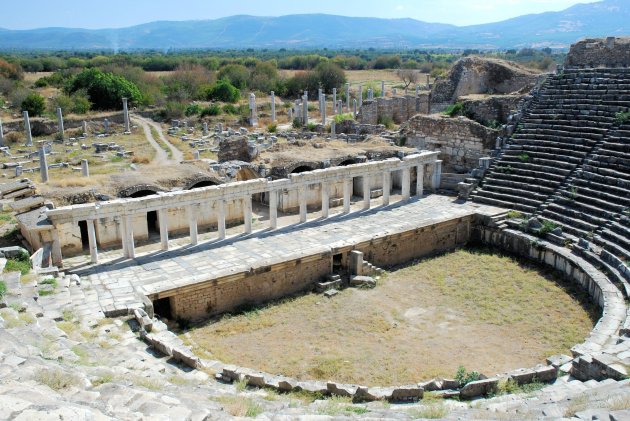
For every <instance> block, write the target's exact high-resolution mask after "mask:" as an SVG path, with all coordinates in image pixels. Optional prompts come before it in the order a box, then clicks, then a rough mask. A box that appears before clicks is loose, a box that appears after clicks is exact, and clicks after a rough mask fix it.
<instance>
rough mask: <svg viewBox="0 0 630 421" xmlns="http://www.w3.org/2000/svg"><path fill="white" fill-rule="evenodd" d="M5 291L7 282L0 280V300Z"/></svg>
mask: <svg viewBox="0 0 630 421" xmlns="http://www.w3.org/2000/svg"><path fill="white" fill-rule="evenodd" d="M6 293H7V284H5V283H4V282H3V281H0V300H1V299H2V297H4V294H6Z"/></svg>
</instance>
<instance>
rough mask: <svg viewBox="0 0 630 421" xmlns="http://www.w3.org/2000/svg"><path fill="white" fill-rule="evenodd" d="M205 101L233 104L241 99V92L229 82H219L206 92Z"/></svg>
mask: <svg viewBox="0 0 630 421" xmlns="http://www.w3.org/2000/svg"><path fill="white" fill-rule="evenodd" d="M206 99H207V100H209V101H221V102H230V103H235V102H238V100H239V99H241V92H240V91H239V90H238V89H237V88H236V87H235V86H233V85H232V84H231V83H230V82H228V81H226V80H219V81H218V82H217V83H215V84H214V85H212V86H211V87H210V88H209V89H208V90H207V91H206Z"/></svg>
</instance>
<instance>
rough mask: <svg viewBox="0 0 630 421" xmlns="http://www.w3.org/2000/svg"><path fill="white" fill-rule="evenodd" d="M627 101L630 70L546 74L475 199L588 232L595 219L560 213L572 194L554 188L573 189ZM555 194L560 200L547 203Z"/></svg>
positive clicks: (628, 98) (602, 145) (629, 93)
mask: <svg viewBox="0 0 630 421" xmlns="http://www.w3.org/2000/svg"><path fill="white" fill-rule="evenodd" d="M628 104H630V71H629V70H628V69H590V70H573V71H567V72H565V73H563V74H561V75H556V76H553V77H550V78H548V79H547V81H546V82H545V83H544V84H543V86H542V87H541V89H540V92H539V94H538V95H537V96H536V97H535V98H534V100H533V101H532V102H531V104H530V107H529V108H528V110H527V111H526V112H525V113H524V116H523V119H522V120H521V123H520V124H519V125H518V126H517V128H516V132H515V133H514V134H513V135H512V137H511V138H510V139H509V140H508V141H507V142H506V145H505V148H504V149H503V150H502V151H501V153H500V154H499V157H498V159H497V160H495V162H494V163H493V165H492V166H491V167H490V169H489V171H488V173H487V175H486V177H485V178H484V179H483V182H482V187H481V188H480V189H478V190H477V191H475V192H473V193H472V196H473V200H474V201H476V202H480V203H486V204H491V205H496V206H502V207H506V208H510V209H515V210H518V211H521V212H524V213H527V214H534V213H537V212H542V211H546V216H548V219H550V220H553V221H555V222H557V223H559V224H560V225H567V226H571V227H572V228H575V229H574V231H573V232H574V233H575V234H582V235H584V234H587V233H590V232H591V231H592V230H593V228H594V226H595V225H597V222H598V219H597V217H595V218H594V219H593V218H590V216H591V214H589V216H587V217H585V218H584V220H582V223H581V224H579V223H576V224H573V223H572V222H571V221H570V219H571V218H570V217H571V215H575V213H573V214H571V213H570V212H569V215H563V214H562V213H561V212H558V211H559V209H560V208H561V207H562V206H563V205H567V204H569V203H568V202H571V201H572V200H573V199H574V198H573V197H566V195H561V196H562V197H558V195H557V194H556V192H557V191H567V192H572V191H573V190H572V187H573V186H572V184H571V182H572V181H573V177H574V175H575V174H576V173H577V171H578V170H582V169H584V168H587V167H588V164H589V163H590V162H591V161H592V159H593V157H594V152H595V151H599V150H601V149H602V148H603V147H604V143H607V142H605V140H606V138H607V135H608V134H609V133H610V132H611V130H612V129H615V114H616V113H618V112H620V111H625V110H626V107H627V106H628ZM552 197H555V198H557V199H558V200H554V201H551V202H549V199H550V198H552ZM586 209H588V208H586ZM576 212H578V213H579V212H580V211H576ZM567 216H568V217H569V219H567V218H566V217H567ZM563 222H564V223H563Z"/></svg>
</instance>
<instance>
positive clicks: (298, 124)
mask: <svg viewBox="0 0 630 421" xmlns="http://www.w3.org/2000/svg"><path fill="white" fill-rule="evenodd" d="M293 128H294V129H301V128H302V120H301V119H300V118H298V117H296V118H294V119H293Z"/></svg>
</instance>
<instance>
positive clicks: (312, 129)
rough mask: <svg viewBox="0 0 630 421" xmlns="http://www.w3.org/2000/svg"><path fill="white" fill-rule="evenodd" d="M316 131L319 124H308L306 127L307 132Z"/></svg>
mask: <svg viewBox="0 0 630 421" xmlns="http://www.w3.org/2000/svg"><path fill="white" fill-rule="evenodd" d="M315 129H317V124H315V123H308V124H307V125H306V130H308V131H309V132H314V131H315Z"/></svg>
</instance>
